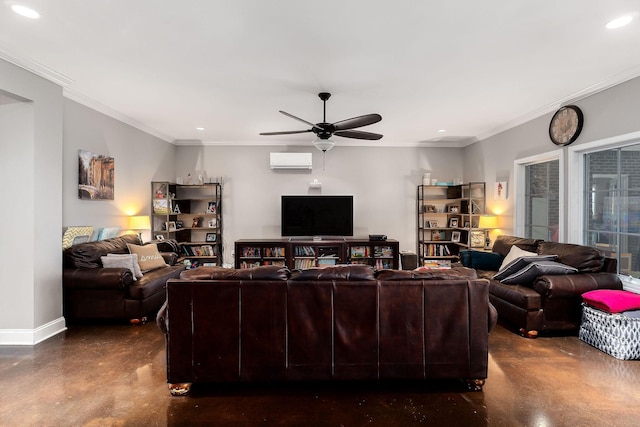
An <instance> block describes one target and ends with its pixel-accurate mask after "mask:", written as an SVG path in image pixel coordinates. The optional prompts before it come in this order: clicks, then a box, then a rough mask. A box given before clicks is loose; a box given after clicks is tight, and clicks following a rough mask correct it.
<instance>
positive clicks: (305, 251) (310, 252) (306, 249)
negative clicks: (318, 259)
mask: <svg viewBox="0 0 640 427" xmlns="http://www.w3.org/2000/svg"><path fill="white" fill-rule="evenodd" d="M293 250H294V253H295V254H296V256H316V251H315V250H314V249H313V246H295V247H294V248H293Z"/></svg>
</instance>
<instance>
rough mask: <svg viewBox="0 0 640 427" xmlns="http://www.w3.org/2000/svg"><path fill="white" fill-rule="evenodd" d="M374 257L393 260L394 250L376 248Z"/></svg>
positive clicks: (381, 247) (385, 247)
mask: <svg viewBox="0 0 640 427" xmlns="http://www.w3.org/2000/svg"><path fill="white" fill-rule="evenodd" d="M373 256H375V257H376V258H391V257H393V248H392V247H391V246H375V247H374V251H373Z"/></svg>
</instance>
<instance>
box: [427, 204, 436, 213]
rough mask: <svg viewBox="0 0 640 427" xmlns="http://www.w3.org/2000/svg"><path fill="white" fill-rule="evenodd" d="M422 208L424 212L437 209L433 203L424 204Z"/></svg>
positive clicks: (432, 211)
mask: <svg viewBox="0 0 640 427" xmlns="http://www.w3.org/2000/svg"><path fill="white" fill-rule="evenodd" d="M424 209H425V212H426V213H436V212H438V210H437V209H436V207H435V206H434V205H424Z"/></svg>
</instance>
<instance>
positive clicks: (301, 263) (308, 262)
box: [295, 258, 315, 270]
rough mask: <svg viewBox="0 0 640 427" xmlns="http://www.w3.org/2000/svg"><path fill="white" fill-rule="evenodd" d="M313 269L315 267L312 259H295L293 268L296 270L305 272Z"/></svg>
mask: <svg viewBox="0 0 640 427" xmlns="http://www.w3.org/2000/svg"><path fill="white" fill-rule="evenodd" d="M313 267H315V262H314V259H313V258H296V260H295V268H296V269H298V270H306V269H308V268H313Z"/></svg>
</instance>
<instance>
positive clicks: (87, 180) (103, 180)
mask: <svg viewBox="0 0 640 427" xmlns="http://www.w3.org/2000/svg"><path fill="white" fill-rule="evenodd" d="M113 163H114V162H113V157H108V156H104V155H101V154H95V153H92V152H90V151H85V150H78V198H79V199H84V200H113V193H114V188H113V187H114V164H113Z"/></svg>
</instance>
